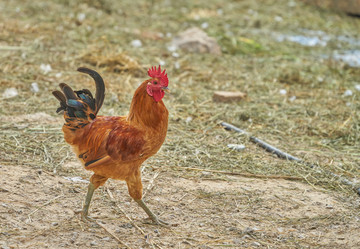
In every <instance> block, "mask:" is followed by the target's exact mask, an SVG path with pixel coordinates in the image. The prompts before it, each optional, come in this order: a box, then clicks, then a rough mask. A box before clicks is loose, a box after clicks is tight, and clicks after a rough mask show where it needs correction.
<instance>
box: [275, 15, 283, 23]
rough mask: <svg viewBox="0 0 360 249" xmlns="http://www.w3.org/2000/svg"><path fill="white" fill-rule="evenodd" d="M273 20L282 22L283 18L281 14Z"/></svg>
mask: <svg viewBox="0 0 360 249" xmlns="http://www.w3.org/2000/svg"><path fill="white" fill-rule="evenodd" d="M274 20H275V21H276V22H282V21H283V20H284V19H283V18H282V17H281V16H275V18H274Z"/></svg>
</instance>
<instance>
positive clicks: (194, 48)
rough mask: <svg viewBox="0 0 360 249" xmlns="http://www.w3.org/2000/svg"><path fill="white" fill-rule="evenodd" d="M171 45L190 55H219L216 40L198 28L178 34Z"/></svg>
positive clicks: (219, 51)
mask: <svg viewBox="0 0 360 249" xmlns="http://www.w3.org/2000/svg"><path fill="white" fill-rule="evenodd" d="M172 45H173V46H176V47H178V48H180V49H182V50H184V51H186V52H190V53H210V54H216V55H221V48H220V46H219V45H218V44H217V42H216V40H215V39H214V38H212V37H209V36H208V35H207V34H206V33H205V32H204V31H202V30H201V29H199V28H196V27H194V28H190V29H187V30H185V31H183V32H181V33H180V34H178V35H177V36H176V37H174V39H173V40H172Z"/></svg>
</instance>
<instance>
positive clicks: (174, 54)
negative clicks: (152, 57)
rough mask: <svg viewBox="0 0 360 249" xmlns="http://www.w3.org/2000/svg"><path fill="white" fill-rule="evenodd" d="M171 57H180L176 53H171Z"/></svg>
mask: <svg viewBox="0 0 360 249" xmlns="http://www.w3.org/2000/svg"><path fill="white" fill-rule="evenodd" d="M172 56H173V57H175V58H178V57H179V56H180V55H179V53H177V52H173V53H172Z"/></svg>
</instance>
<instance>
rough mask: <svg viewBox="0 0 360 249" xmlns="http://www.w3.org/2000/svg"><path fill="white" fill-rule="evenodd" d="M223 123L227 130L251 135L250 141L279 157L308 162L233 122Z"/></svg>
mask: <svg viewBox="0 0 360 249" xmlns="http://www.w3.org/2000/svg"><path fill="white" fill-rule="evenodd" d="M221 125H222V126H224V127H225V128H226V129H227V130H233V131H236V132H239V133H241V134H245V135H246V136H248V137H249V139H250V141H251V142H253V143H255V144H257V145H259V146H260V147H261V148H264V149H265V150H266V151H268V152H270V153H273V154H275V155H277V156H278V157H280V158H284V159H287V160H291V161H296V162H298V163H304V164H308V163H306V162H304V161H303V160H301V159H300V158H297V157H294V156H292V155H290V154H288V153H286V152H283V151H281V150H279V149H278V148H275V147H274V146H272V145H270V144H268V143H266V142H264V141H262V140H260V139H259V138H257V137H254V136H251V135H250V133H248V132H246V131H244V130H242V129H240V128H238V127H236V126H233V125H231V124H228V123H226V122H221ZM310 167H311V168H313V167H314V165H310Z"/></svg>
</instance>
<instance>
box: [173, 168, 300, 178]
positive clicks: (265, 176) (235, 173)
mask: <svg viewBox="0 0 360 249" xmlns="http://www.w3.org/2000/svg"><path fill="white" fill-rule="evenodd" d="M171 167H173V168H181V169H186V170H195V171H205V172H212V173H219V174H225V175H236V176H243V177H253V178H262V179H285V180H297V181H299V180H303V178H301V177H296V176H282V175H257V174H250V173H240V172H228V171H221V170H212V169H200V168H189V167H181V166H171Z"/></svg>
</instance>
